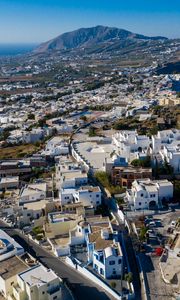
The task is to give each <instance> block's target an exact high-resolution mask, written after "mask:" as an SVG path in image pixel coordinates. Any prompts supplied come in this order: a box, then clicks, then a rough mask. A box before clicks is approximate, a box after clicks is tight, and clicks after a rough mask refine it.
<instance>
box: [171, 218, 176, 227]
mask: <svg viewBox="0 0 180 300" xmlns="http://www.w3.org/2000/svg"><path fill="white" fill-rule="evenodd" d="M170 226H171V227H172V228H175V227H176V221H174V220H173V221H171V225H170Z"/></svg>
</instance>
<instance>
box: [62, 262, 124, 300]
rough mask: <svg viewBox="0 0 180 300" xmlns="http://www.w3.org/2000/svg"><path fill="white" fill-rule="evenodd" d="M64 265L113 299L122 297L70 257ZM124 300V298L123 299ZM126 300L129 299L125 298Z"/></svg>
mask: <svg viewBox="0 0 180 300" xmlns="http://www.w3.org/2000/svg"><path fill="white" fill-rule="evenodd" d="M66 263H67V264H68V265H69V266H71V267H72V268H73V269H75V270H77V271H78V272H80V273H81V274H82V275H83V276H85V277H87V278H88V279H90V280H91V281H93V282H94V283H95V284H96V285H98V286H100V287H101V288H103V289H104V290H105V291H107V292H108V293H109V294H110V295H111V296H112V297H114V298H115V299H117V300H122V297H121V296H120V295H119V294H118V293H116V292H115V291H113V290H112V289H111V288H110V287H109V286H108V285H106V284H105V283H104V282H103V281H101V280H100V279H99V278H98V277H96V276H95V275H94V274H93V273H91V272H90V271H89V270H87V269H86V268H85V267H81V266H80V265H79V262H78V260H75V259H74V260H73V261H72V259H71V258H70V257H66ZM123 299H125V298H123ZM126 299H130V298H128V296H127V298H126Z"/></svg>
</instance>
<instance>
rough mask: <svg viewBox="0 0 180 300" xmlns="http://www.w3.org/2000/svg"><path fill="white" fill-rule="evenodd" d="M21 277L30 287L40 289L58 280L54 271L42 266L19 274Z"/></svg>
mask: <svg viewBox="0 0 180 300" xmlns="http://www.w3.org/2000/svg"><path fill="white" fill-rule="evenodd" d="M19 276H20V278H21V279H22V280H23V281H24V282H26V283H27V284H28V285H29V286H38V287H40V286H42V285H44V284H47V283H48V282H51V281H52V280H54V279H56V278H57V276H56V274H55V273H54V272H53V271H52V270H50V269H46V268H45V267H44V266H42V265H37V266H35V267H33V268H31V269H28V270H26V271H24V272H22V273H21V274H19Z"/></svg>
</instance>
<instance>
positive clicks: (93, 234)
mask: <svg viewBox="0 0 180 300" xmlns="http://www.w3.org/2000/svg"><path fill="white" fill-rule="evenodd" d="M87 222H89V232H87V237H86V241H87V249H88V261H89V262H91V263H92V264H93V269H94V270H95V271H96V272H97V273H99V274H100V275H101V276H102V277H104V278H107V279H110V278H120V277H121V276H122V274H123V254H122V251H121V246H120V244H119V243H118V242H117V241H116V234H113V230H112V227H111V223H110V220H109V218H108V217H101V216H99V218H97V217H94V218H88V219H87Z"/></svg>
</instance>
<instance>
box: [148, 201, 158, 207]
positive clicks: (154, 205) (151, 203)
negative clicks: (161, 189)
mask: <svg viewBox="0 0 180 300" xmlns="http://www.w3.org/2000/svg"><path fill="white" fill-rule="evenodd" d="M155 207H156V201H154V200H152V201H150V202H149V209H153V208H155Z"/></svg>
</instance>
